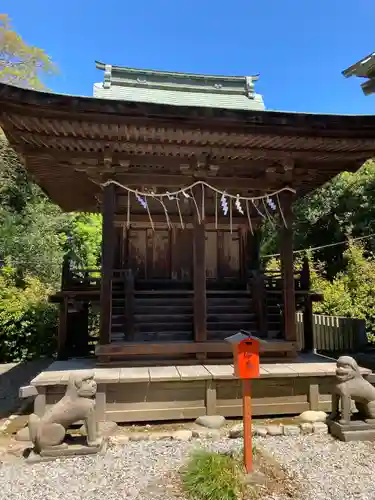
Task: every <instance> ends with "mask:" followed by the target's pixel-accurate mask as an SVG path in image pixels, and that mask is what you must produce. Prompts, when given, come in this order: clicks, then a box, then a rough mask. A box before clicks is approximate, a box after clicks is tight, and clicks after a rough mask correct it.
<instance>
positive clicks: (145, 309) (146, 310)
mask: <svg viewBox="0 0 375 500" xmlns="http://www.w3.org/2000/svg"><path fill="white" fill-rule="evenodd" d="M134 310H135V314H150V315H155V314H158V315H164V316H170V315H171V314H193V304H178V305H154V303H153V302H152V303H151V304H150V305H149V304H144V305H143V304H141V305H140V304H138V303H136V304H135V306H134Z"/></svg>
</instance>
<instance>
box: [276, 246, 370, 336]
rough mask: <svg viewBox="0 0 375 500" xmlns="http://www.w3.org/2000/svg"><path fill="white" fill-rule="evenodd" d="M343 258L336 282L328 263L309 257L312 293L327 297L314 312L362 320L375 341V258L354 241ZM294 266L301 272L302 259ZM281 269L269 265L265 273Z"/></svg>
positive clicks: (316, 303) (298, 259)
mask: <svg viewBox="0 0 375 500" xmlns="http://www.w3.org/2000/svg"><path fill="white" fill-rule="evenodd" d="M342 255H343V256H342V270H341V271H340V272H338V273H336V275H335V276H334V277H333V278H329V276H328V274H327V272H326V269H327V264H326V263H323V262H320V261H319V260H317V259H316V255H315V253H310V255H309V262H310V276H311V289H312V290H313V291H315V292H320V293H322V294H323V297H324V299H323V301H322V302H315V303H314V306H313V307H314V312H315V313H317V314H327V315H330V316H342V317H346V318H359V319H363V320H365V322H366V331H367V335H368V337H369V339H371V340H372V339H375V257H374V255H373V254H372V253H371V252H369V251H368V250H366V249H365V246H364V244H363V243H360V242H355V241H351V240H349V244H348V245H347V246H346V249H344V251H343V254H342ZM295 264H296V269H299V268H300V267H301V264H302V262H301V259H300V258H297V259H296V260H295ZM279 269H280V261H279V260H278V259H270V260H269V261H268V262H267V266H266V270H270V271H274V270H279Z"/></svg>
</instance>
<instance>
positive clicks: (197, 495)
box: [182, 450, 244, 500]
mask: <svg viewBox="0 0 375 500" xmlns="http://www.w3.org/2000/svg"><path fill="white" fill-rule="evenodd" d="M242 476H243V472H242V467H241V462H240V460H239V459H238V458H236V457H232V456H230V455H224V454H220V453H214V452H209V451H204V450H201V451H196V452H195V453H194V454H193V455H192V457H191V458H190V460H189V462H188V463H187V465H186V467H185V468H184V470H183V471H182V482H183V486H184V489H185V492H186V493H187V495H188V496H189V498H191V499H192V500H236V499H239V498H243V496H244V488H243V477H242Z"/></svg>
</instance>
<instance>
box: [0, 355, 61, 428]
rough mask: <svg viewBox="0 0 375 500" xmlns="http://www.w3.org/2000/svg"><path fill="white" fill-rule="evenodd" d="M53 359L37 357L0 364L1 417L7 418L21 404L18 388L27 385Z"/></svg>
mask: <svg viewBox="0 0 375 500" xmlns="http://www.w3.org/2000/svg"><path fill="white" fill-rule="evenodd" d="M52 361H53V360H52V359H37V360H34V361H27V362H25V363H6V364H0V419H2V418H7V417H9V415H11V414H12V413H14V412H15V411H16V410H17V409H18V408H19V406H20V404H21V400H20V399H19V398H18V390H19V388H20V387H21V386H22V385H27V384H29V382H30V381H31V380H32V379H33V378H34V377H36V375H38V373H40V372H41V371H42V370H44V369H46V368H47V367H48V366H49V365H50V364H51V363H52Z"/></svg>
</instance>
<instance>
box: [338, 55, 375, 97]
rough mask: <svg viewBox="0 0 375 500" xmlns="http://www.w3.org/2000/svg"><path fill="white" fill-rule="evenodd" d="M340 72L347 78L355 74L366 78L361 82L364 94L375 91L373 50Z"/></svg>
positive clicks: (374, 58) (374, 57) (374, 56)
mask: <svg viewBox="0 0 375 500" xmlns="http://www.w3.org/2000/svg"><path fill="white" fill-rule="evenodd" d="M342 74H343V75H344V76H345V77H346V78H348V77H350V76H357V77H360V78H368V80H366V81H365V82H364V83H362V84H361V88H362V90H363V93H364V94H365V95H369V94H374V93H375V52H373V53H372V54H370V55H368V56H366V57H364V58H363V59H361V60H360V61H358V62H356V63H355V64H353V65H352V66H350V67H349V68H347V69H345V70H344V71H343V72H342Z"/></svg>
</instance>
